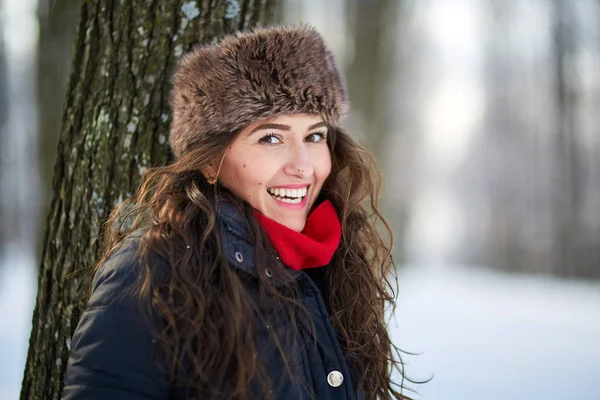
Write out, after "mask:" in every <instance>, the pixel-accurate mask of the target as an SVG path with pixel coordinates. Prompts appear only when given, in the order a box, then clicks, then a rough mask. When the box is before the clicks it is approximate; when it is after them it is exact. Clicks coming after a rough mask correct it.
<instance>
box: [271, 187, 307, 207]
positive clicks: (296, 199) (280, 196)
mask: <svg viewBox="0 0 600 400" xmlns="http://www.w3.org/2000/svg"><path fill="white" fill-rule="evenodd" d="M267 191H268V192H269V193H270V194H272V195H273V196H276V197H277V200H280V201H283V202H285V203H291V204H296V203H300V202H301V201H302V198H303V197H304V196H306V192H307V186H305V187H303V188H300V189H286V188H269V189H267Z"/></svg>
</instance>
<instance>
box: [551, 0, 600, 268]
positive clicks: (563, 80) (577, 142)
mask: <svg viewBox="0 0 600 400" xmlns="http://www.w3.org/2000/svg"><path fill="white" fill-rule="evenodd" d="M552 11H553V12H552V22H553V31H552V33H553V37H552V39H553V40H552V45H553V46H552V47H553V54H552V55H553V57H554V71H555V82H556V83H555V90H556V114H555V115H556V134H555V147H554V148H555V169H554V174H555V175H554V176H555V179H554V186H553V191H552V193H551V195H552V204H553V206H554V207H553V211H554V212H553V217H554V232H553V233H554V246H553V249H554V254H553V260H554V262H555V265H554V266H553V270H554V271H553V272H556V273H559V274H561V275H571V276H600V248H599V247H600V246H599V245H600V240H599V239H597V238H594V237H590V235H589V232H588V231H587V229H586V228H585V227H584V224H583V220H584V218H585V215H584V199H585V192H586V187H585V186H584V185H585V182H586V181H588V179H587V177H586V171H587V168H586V165H585V164H586V160H587V159H588V155H589V153H588V152H589V151H590V150H589V149H588V150H587V151H585V149H583V148H582V139H581V133H582V129H581V126H580V118H581V115H580V109H581V104H582V99H581V97H582V94H581V91H582V88H581V85H580V82H579V81H580V75H581V73H580V71H578V69H577V63H576V56H577V55H578V53H579V51H580V49H579V47H580V45H579V40H578V38H577V36H576V33H575V29H576V26H577V24H578V21H577V20H576V17H575V10H574V7H573V4H571V3H570V2H566V1H563V0H554V1H553V10H552ZM586 153H588V154H586ZM591 183H592V184H594V182H591ZM596 184H597V183H596ZM588 190H589V188H588ZM596 212H597V210H596Z"/></svg>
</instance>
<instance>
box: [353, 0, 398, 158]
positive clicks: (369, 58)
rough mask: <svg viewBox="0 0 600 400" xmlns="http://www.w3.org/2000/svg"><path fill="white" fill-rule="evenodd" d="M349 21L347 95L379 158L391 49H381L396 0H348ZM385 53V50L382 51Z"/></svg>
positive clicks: (391, 55) (382, 139)
mask: <svg viewBox="0 0 600 400" xmlns="http://www.w3.org/2000/svg"><path fill="white" fill-rule="evenodd" d="M348 1H349V6H350V7H348V8H349V10H350V13H349V14H350V15H351V16H352V17H353V18H352V20H351V21H350V22H349V24H348V25H349V26H351V27H352V29H351V30H352V32H353V33H354V60H353V62H352V64H350V66H349V67H348V68H347V71H346V77H347V84H348V92H349V96H350V99H351V106H352V109H353V112H356V113H357V114H358V115H360V117H361V121H360V124H359V125H360V126H359V127H358V129H359V130H360V132H359V133H360V134H361V135H364V136H365V137H366V138H367V140H368V142H367V143H366V145H367V147H369V149H370V150H371V151H372V152H373V154H374V155H375V156H376V158H378V159H380V156H381V153H382V148H381V146H382V144H383V142H384V138H383V136H384V135H385V133H386V132H385V129H386V128H387V127H386V124H385V121H382V119H383V117H384V116H385V113H384V112H382V107H383V105H384V100H383V93H384V91H383V89H384V88H385V87H386V79H389V74H390V73H391V70H392V67H393V65H392V61H393V60H394V57H393V50H394V49H393V48H388V47H386V46H384V43H383V41H384V39H385V34H386V33H387V31H388V30H389V29H391V28H392V26H391V23H393V22H395V21H396V19H395V18H393V16H395V15H396V14H397V9H396V7H398V1H397V0H348ZM386 50H387V51H386Z"/></svg>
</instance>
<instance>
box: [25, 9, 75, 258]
mask: <svg viewBox="0 0 600 400" xmlns="http://www.w3.org/2000/svg"><path fill="white" fill-rule="evenodd" d="M38 9H39V12H38V15H39V23H40V33H39V43H38V59H37V62H38V78H37V80H38V81H37V83H38V89H37V97H38V101H37V106H38V115H39V121H40V123H39V132H38V138H39V139H38V140H39V145H38V149H39V155H38V160H39V163H40V182H41V184H42V185H41V186H42V187H41V190H40V208H41V210H42V212H41V213H40V215H42V216H44V217H45V216H46V215H47V212H48V205H49V204H48V203H49V199H50V198H51V193H50V190H51V183H52V182H51V181H52V166H53V165H54V161H55V157H56V144H57V142H58V136H59V133H60V127H61V115H62V113H61V111H62V107H63V104H64V99H65V92H66V90H67V84H68V78H69V70H70V65H71V56H72V49H73V41H74V40H75V34H76V32H77V21H78V19H79V10H80V9H81V0H40V2H39V6H38ZM43 222H44V221H42V220H41V219H40V221H39V226H43ZM40 231H41V229H40ZM40 233H41V232H40ZM41 236H42V235H41V234H40V235H39V236H38V237H40V238H41ZM40 246H41V240H39V239H38V242H37V243H35V248H36V249H39V250H41V249H40ZM37 254H39V251H38V253H37Z"/></svg>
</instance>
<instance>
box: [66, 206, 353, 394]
mask: <svg viewBox="0 0 600 400" xmlns="http://www.w3.org/2000/svg"><path fill="white" fill-rule="evenodd" d="M223 210H224V211H223V212H222V213H221V215H220V216H219V228H220V233H221V243H222V244H223V247H224V251H225V254H226V257H227V259H228V261H229V263H230V265H231V266H232V267H233V268H237V269H238V270H239V271H241V273H244V274H248V273H250V274H252V275H253V276H254V277H256V272H255V268H254V262H253V259H254V248H253V246H252V244H251V243H250V242H249V241H248V235H247V234H246V231H245V229H244V225H243V224H242V222H241V220H240V217H239V215H238V214H237V213H236V212H235V211H234V210H233V209H231V208H223ZM136 249H137V241H136V240H135V239H132V240H128V241H126V244H125V245H123V246H122V247H121V249H120V250H118V251H116V252H115V253H114V254H112V255H111V256H110V257H109V258H108V259H107V261H106V262H105V263H104V264H103V265H102V266H101V268H100V269H99V270H98V272H97V273H96V276H95V278H94V281H93V289H92V295H91V297H90V299H89V302H88V304H87V307H86V309H85V311H84V313H83V315H82V316H81V320H80V322H79V325H78V327H77V329H76V331H75V334H74V336H73V338H72V341H71V355H70V358H69V362H68V364H67V370H66V375H65V381H64V384H65V386H64V390H63V393H62V399H63V400H83V399H85V400H107V399H110V400H142V399H143V400H151V399H152V400H159V399H160V400H166V399H178V400H179V399H182V400H183V399H186V400H187V399H191V398H192V397H191V396H190V395H189V394H188V393H189V392H188V390H186V389H185V388H181V387H171V386H170V385H169V379H168V377H167V376H166V374H165V373H164V372H163V371H164V369H163V368H160V366H159V364H158V363H157V360H156V358H155V354H156V353H157V350H158V346H159V344H158V341H157V340H155V338H154V337H153V336H152V334H151V333H150V331H151V330H149V329H147V325H146V323H145V322H144V319H143V318H141V315H142V313H143V312H144V311H143V310H140V309H139V307H140V306H139V302H136V301H133V300H132V299H131V298H130V297H128V296H127V289H128V288H129V287H130V285H131V284H132V283H134V282H135V280H136V271H137V262H138V261H137V257H136V255H135V253H136ZM161 262H163V263H164V268H166V262H164V260H163V261H161ZM324 268H327V267H324ZM323 271H324V270H323V268H315V269H313V270H310V271H309V272H308V273H306V272H298V273H295V275H294V279H296V280H297V284H298V286H299V288H300V292H299V293H300V294H299V296H300V300H301V301H302V303H303V304H304V306H305V307H306V308H307V310H308V311H309V312H310V314H311V316H312V319H313V322H314V324H315V327H316V334H317V345H316V346H315V344H314V341H313V339H312V337H310V334H306V335H305V334H303V333H302V334H300V335H299V336H300V339H299V340H301V341H304V343H300V346H298V348H297V349H299V351H297V350H296V351H292V350H290V352H289V353H287V352H286V356H287V357H288V362H289V363H290V364H291V365H290V367H291V368H292V369H293V374H294V376H295V377H298V378H299V381H301V382H304V383H303V385H302V391H301V394H300V393H299V392H298V386H296V385H293V384H292V382H290V381H289V379H284V380H283V383H280V384H278V385H277V386H275V387H273V396H274V398H275V399H282V400H287V399H302V400H304V399H310V398H314V399H318V400H327V399H340V400H341V399H353V400H354V399H359V400H360V399H364V395H363V394H362V392H361V391H360V390H359V389H358V388H357V384H356V379H355V377H354V376H353V374H352V372H351V371H350V368H349V365H348V363H347V362H346V359H345V357H344V355H343V353H342V350H341V348H340V345H339V343H338V341H337V337H336V333H335V331H334V329H333V327H332V325H331V323H330V317H329V314H328V312H327V308H326V306H325V303H324V301H323V296H322V294H321V291H322V290H326V287H324V286H323V284H322V281H323V280H322V279H320V276H321V275H322V272H323ZM249 287H250V286H249ZM248 290H252V289H248ZM289 326H290V325H289V324H284V325H282V326H279V327H275V328H276V329H289ZM265 329H266V328H265ZM258 337H259V338H261V337H264V338H268V337H269V336H268V335H267V334H265V335H261V334H260V332H259V335H258ZM259 340H260V339H259ZM265 340H267V339H265ZM261 346H262V347H261ZM271 347H272V346H271ZM271 347H270V346H269V344H268V343H267V344H262V345H261V343H259V349H261V351H262V349H263V348H264V349H266V350H265V351H266V354H261V358H264V359H266V360H267V365H268V371H269V373H270V374H271V379H272V381H277V379H278V377H280V376H282V373H283V372H284V371H285V367H284V363H283V361H282V360H281V356H280V355H279V354H278V353H277V351H272V350H273V349H271V350H268V349H270V348H271ZM310 393H312V394H313V396H311V395H310ZM256 397H257V398H261V396H256Z"/></svg>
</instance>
